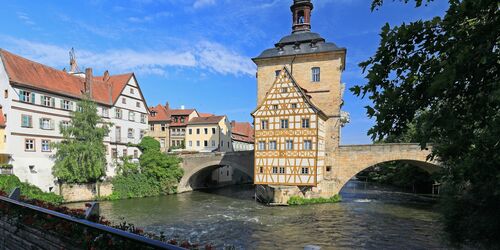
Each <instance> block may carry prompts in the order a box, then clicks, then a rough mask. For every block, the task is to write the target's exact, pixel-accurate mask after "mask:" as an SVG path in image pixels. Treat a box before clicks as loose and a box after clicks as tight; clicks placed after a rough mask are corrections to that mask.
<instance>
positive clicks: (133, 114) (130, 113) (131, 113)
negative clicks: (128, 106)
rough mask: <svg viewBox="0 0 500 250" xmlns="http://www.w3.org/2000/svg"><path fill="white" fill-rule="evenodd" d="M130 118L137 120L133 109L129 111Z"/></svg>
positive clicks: (130, 119)
mask: <svg viewBox="0 0 500 250" xmlns="http://www.w3.org/2000/svg"><path fill="white" fill-rule="evenodd" d="M128 120H129V121H135V112H133V111H129V112H128Z"/></svg>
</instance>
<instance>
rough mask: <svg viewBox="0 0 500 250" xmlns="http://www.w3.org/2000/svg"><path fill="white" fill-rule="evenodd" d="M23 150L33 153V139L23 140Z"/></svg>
mask: <svg viewBox="0 0 500 250" xmlns="http://www.w3.org/2000/svg"><path fill="white" fill-rule="evenodd" d="M24 150H25V151H29V152H34V151H35V139H25V140H24Z"/></svg>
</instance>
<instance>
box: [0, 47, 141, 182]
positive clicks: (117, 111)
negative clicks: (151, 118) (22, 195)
mask: <svg viewBox="0 0 500 250" xmlns="http://www.w3.org/2000/svg"><path fill="white" fill-rule="evenodd" d="M0 58H1V60H0V91H2V92H3V94H2V96H1V98H0V105H1V106H2V107H3V113H4V116H5V123H6V128H5V141H6V149H5V151H6V153H7V154H9V155H10V163H11V164H12V165H13V172H14V174H15V175H16V176H18V177H19V179H21V181H27V182H29V183H32V184H34V185H36V186H38V187H40V188H41V189H42V190H44V191H57V189H58V185H57V182H56V180H55V178H54V177H53V175H52V166H53V164H54V160H53V156H54V153H55V152H54V150H53V149H51V142H57V141H60V140H61V139H62V135H61V133H60V131H59V126H60V125H61V126H64V125H65V124H68V122H69V121H70V118H71V117H70V112H71V111H74V110H75V108H76V105H75V104H76V102H77V101H78V100H79V99H80V98H81V96H82V94H83V93H85V92H88V93H91V97H92V99H93V100H94V101H95V102H96V103H97V104H98V113H99V114H100V115H101V116H102V117H103V118H104V119H105V121H107V122H110V123H112V124H113V126H112V127H111V128H110V133H109V136H108V137H106V138H105V140H104V143H105V145H106V149H107V162H108V165H107V170H106V173H107V176H113V175H114V174H115V167H116V162H117V160H116V159H117V158H119V157H122V156H123V155H129V156H133V157H134V158H138V157H139V155H140V151H139V149H137V148H136V147H130V146H128V145H129V144H128V143H137V142H139V141H140V139H141V138H142V136H143V135H144V134H145V133H146V132H147V129H148V122H147V117H148V110H147V105H146V101H145V99H144V97H143V95H142V92H141V89H140V87H139V84H138V82H137V79H136V78H135V76H134V74H133V73H129V74H123V75H115V76H110V75H109V74H108V72H107V71H106V72H105V74H104V76H101V77H94V76H92V70H91V69H88V70H86V72H85V74H84V73H67V72H65V71H61V70H57V69H54V68H51V67H49V66H46V65H42V64H40V63H36V62H33V61H30V60H28V59H25V58H22V57H20V56H18V55H15V54H12V53H10V52H7V51H5V50H1V49H0ZM75 66H76V62H74V61H72V69H76V67H75Z"/></svg>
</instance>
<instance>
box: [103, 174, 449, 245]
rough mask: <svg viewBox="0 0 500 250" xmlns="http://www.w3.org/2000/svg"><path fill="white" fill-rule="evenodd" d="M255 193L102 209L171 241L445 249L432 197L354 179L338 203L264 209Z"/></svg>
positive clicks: (188, 196) (225, 192)
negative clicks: (253, 197)
mask: <svg viewBox="0 0 500 250" xmlns="http://www.w3.org/2000/svg"><path fill="white" fill-rule="evenodd" d="M253 194H254V191H253V187H252V186H242V187H230V188H224V189H218V190H209V191H203V192H192V193H185V194H179V195H172V196H164V197H154V198H145V199H134V200H123V201H113V202H103V203H102V204H101V213H102V214H103V215H104V216H105V217H107V218H108V219H110V220H113V221H117V222H118V221H121V220H123V219H125V220H126V221H127V222H131V223H134V224H136V225H138V226H141V227H144V229H145V230H147V231H153V232H156V233H160V232H164V233H165V235H167V237H169V238H179V239H188V240H191V241H193V242H201V243H213V244H215V245H216V246H219V247H220V246H223V245H224V244H232V245H234V246H236V247H237V249H303V248H304V246H305V245H308V244H314V245H319V246H321V247H322V249H341V248H364V249H402V248H403V249H435V248H447V245H446V244H445V243H444V242H443V240H442V239H441V235H442V227H441V224H440V223H439V222H438V215H437V213H436V211H435V202H434V201H433V199H431V198H425V197H420V196H417V195H413V194H405V193H401V192H397V191H394V190H391V189H387V188H381V187H374V186H371V185H368V186H366V189H365V186H364V184H362V183H359V182H355V181H351V182H350V183H348V185H347V186H346V188H344V189H343V191H342V196H343V198H344V199H343V201H342V202H341V203H337V204H321V205H311V206H299V207H265V206H262V205H260V204H258V203H255V202H254V201H253V199H252V196H253Z"/></svg>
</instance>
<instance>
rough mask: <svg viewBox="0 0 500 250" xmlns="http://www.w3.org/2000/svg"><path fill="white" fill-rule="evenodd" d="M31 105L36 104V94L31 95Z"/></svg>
mask: <svg viewBox="0 0 500 250" xmlns="http://www.w3.org/2000/svg"><path fill="white" fill-rule="evenodd" d="M31 103H33V104H35V93H31Z"/></svg>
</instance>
